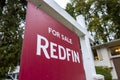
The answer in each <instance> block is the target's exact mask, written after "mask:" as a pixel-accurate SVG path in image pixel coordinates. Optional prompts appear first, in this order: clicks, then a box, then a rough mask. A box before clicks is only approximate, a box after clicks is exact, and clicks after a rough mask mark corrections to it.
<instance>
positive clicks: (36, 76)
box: [19, 2, 86, 80]
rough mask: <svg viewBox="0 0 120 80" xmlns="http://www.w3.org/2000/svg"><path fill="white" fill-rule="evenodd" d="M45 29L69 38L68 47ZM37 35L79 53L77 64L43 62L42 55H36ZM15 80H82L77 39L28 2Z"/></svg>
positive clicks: (47, 60) (51, 60)
mask: <svg viewBox="0 0 120 80" xmlns="http://www.w3.org/2000/svg"><path fill="white" fill-rule="evenodd" d="M48 27H51V28H53V29H54V30H56V31H58V32H60V34H63V35H65V36H67V37H69V38H71V39H72V44H70V43H67V42H66V41H63V40H62V39H61V38H58V37H55V36H53V35H52V34H50V33H48ZM37 34H39V35H42V36H44V37H45V38H46V39H48V40H49V42H53V43H55V44H57V45H62V46H63V47H64V48H69V49H71V50H75V51H77V52H79V55H80V63H78V62H77V63H75V62H73V61H72V60H70V61H67V60H60V59H54V58H51V59H47V58H46V57H45V55H44V54H43V51H42V53H41V55H40V56H38V55H36V49H37ZM57 48H58V47H56V49H57ZM48 51H50V49H49V48H48ZM55 55H57V53H55ZM19 80H86V79H85V73H84V69H83V63H82V53H81V51H80V44H79V39H78V36H77V35H76V34H75V33H74V32H72V31H71V30H69V29H68V28H66V27H65V26H64V25H63V24H61V23H59V22H58V21H56V20H55V19H54V18H52V17H51V16H49V15H48V14H47V13H45V12H44V11H42V10H40V9H38V8H37V7H36V6H34V5H33V4H32V3H30V2H28V9H27V16H26V27H25V35H24V41H23V48H22V58H21V67H20V75H19Z"/></svg>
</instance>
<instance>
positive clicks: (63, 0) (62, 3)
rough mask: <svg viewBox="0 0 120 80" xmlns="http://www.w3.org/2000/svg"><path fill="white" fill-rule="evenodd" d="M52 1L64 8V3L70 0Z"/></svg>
mask: <svg viewBox="0 0 120 80" xmlns="http://www.w3.org/2000/svg"><path fill="white" fill-rule="evenodd" d="M54 1H55V2H57V3H58V4H59V5H60V6H61V7H62V8H64V9H65V7H66V4H67V3H68V2H70V0H54Z"/></svg>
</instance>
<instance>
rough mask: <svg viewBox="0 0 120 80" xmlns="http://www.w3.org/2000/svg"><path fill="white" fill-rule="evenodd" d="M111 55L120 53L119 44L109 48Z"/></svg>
mask: <svg viewBox="0 0 120 80" xmlns="http://www.w3.org/2000/svg"><path fill="white" fill-rule="evenodd" d="M111 55H112V56H116V55H120V46H117V47H113V48H111Z"/></svg>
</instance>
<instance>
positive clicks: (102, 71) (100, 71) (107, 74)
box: [96, 66, 112, 80]
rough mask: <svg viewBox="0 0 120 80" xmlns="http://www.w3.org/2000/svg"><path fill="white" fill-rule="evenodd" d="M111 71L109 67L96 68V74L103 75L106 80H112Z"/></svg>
mask: <svg viewBox="0 0 120 80" xmlns="http://www.w3.org/2000/svg"><path fill="white" fill-rule="evenodd" d="M110 72H111V70H110V68H108V67H103V66H96V73H97V74H102V75H103V76H104V78H105V80H112V75H111V73H110Z"/></svg>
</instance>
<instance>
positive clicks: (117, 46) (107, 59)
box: [92, 39, 120, 80]
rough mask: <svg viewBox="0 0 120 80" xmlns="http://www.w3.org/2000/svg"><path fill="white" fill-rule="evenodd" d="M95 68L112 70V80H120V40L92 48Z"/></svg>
mask: <svg viewBox="0 0 120 80" xmlns="http://www.w3.org/2000/svg"><path fill="white" fill-rule="evenodd" d="M92 51H93V56H94V62H95V66H106V67H109V68H110V69H111V74H112V79H113V80H120V39H118V40H114V41H110V42H108V43H105V44H101V45H99V44H98V45H96V46H93V47H92Z"/></svg>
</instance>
